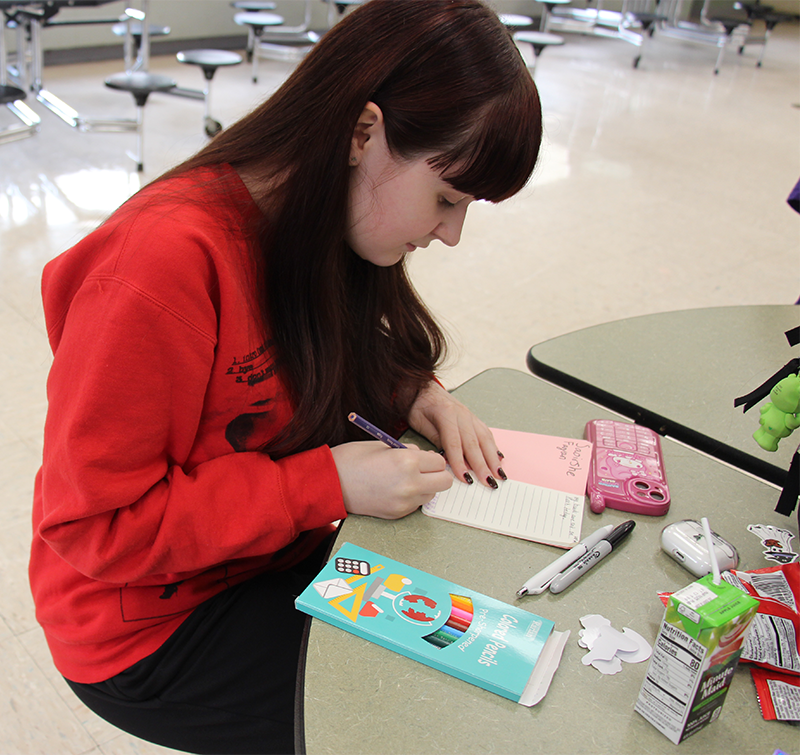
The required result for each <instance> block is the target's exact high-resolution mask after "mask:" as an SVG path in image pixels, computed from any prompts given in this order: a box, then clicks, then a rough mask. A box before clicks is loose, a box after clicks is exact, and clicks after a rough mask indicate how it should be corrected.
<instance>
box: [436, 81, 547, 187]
mask: <svg viewBox="0 0 800 755" xmlns="http://www.w3.org/2000/svg"><path fill="white" fill-rule="evenodd" d="M525 74H526V75H527V76H528V78H527V81H526V79H525V78H524V77H523V76H521V77H520V78H519V79H517V82H516V86H515V87H513V88H512V89H511V90H510V91H508V92H507V93H506V94H505V95H503V96H500V97H496V98H494V99H493V100H492V101H491V102H490V103H489V105H488V106H487V107H485V108H483V109H482V110H481V113H480V115H479V117H478V118H476V119H475V121H476V125H474V126H473V127H472V128H471V129H470V130H469V131H467V132H466V133H464V135H463V138H462V139H459V140H458V142H457V143H456V144H455V145H454V146H452V147H450V148H448V149H445V150H444V151H442V152H441V153H440V154H439V155H437V156H436V157H434V158H433V159H431V160H430V161H429V164H430V165H431V167H433V168H434V169H436V170H437V171H439V172H440V173H441V175H442V178H443V179H444V180H445V181H447V183H449V184H450V185H451V186H452V187H453V188H454V189H456V190H457V191H460V192H462V193H464V194H469V195H470V196H472V197H475V199H484V200H487V201H489V202H501V201H503V200H504V199H508V198H509V197H512V196H513V195H514V194H516V193H517V192H518V191H520V189H522V188H523V186H525V184H526V183H527V182H528V180H529V179H530V177H531V174H532V173H533V170H534V168H535V167H536V161H537V159H538V157H539V147H540V145H541V142H542V117H541V107H540V103H539V95H538V93H537V91H536V86H535V85H534V84H533V80H532V79H530V78H529V75H528V74H527V71H526V72H525Z"/></svg>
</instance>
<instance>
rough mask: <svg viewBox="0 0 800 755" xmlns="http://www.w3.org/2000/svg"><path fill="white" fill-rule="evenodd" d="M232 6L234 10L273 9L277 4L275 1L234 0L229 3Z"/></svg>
mask: <svg viewBox="0 0 800 755" xmlns="http://www.w3.org/2000/svg"><path fill="white" fill-rule="evenodd" d="M231 7H232V8H236V10H249V11H260V10H275V8H277V7H278V6H277V5H275V3H260V2H250V0H234V1H233V2H232V3H231Z"/></svg>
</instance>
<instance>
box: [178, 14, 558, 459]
mask: <svg viewBox="0 0 800 755" xmlns="http://www.w3.org/2000/svg"><path fill="white" fill-rule="evenodd" d="M370 101H371V102H374V103H375V104H377V105H378V106H379V107H380V108H381V110H382V112H383V115H384V121H385V130H386V138H387V142H388V145H389V149H390V150H391V152H392V154H393V155H394V156H395V157H397V158H398V159H409V158H414V157H419V156H424V155H434V156H435V157H434V158H431V159H430V161H429V162H430V164H431V165H432V166H433V167H434V168H436V169H437V170H440V171H441V173H442V175H443V176H444V177H445V179H446V180H447V181H448V182H449V183H450V184H451V185H452V186H453V187H454V188H455V189H456V190H457V191H459V192H462V193H464V194H469V195H471V196H474V197H476V198H478V199H486V200H489V201H492V202H497V201H500V200H502V199H505V198H507V197H509V196H511V195H513V194H515V193H516V192H517V191H519V189H521V188H522V187H523V186H524V184H525V183H526V182H527V180H528V178H529V177H530V175H531V173H532V172H533V169H534V166H535V164H536V159H537V156H538V152H539V145H540V142H541V133H542V132H541V108H540V105H539V98H538V94H537V91H536V87H535V85H534V83H533V80H532V79H531V76H530V74H529V72H528V70H527V68H526V67H525V64H524V62H523V60H522V58H521V56H520V54H519V52H518V50H517V48H516V46H515V45H514V43H513V41H512V39H511V37H510V35H509V33H508V32H507V30H506V29H505V28H504V27H503V25H502V24H501V23H500V22H499V20H498V18H497V16H496V14H495V13H494V12H493V11H492V10H490V9H489V8H487V7H486V6H485V5H483V4H482V3H481V2H479V0H369V2H367V3H365V4H364V5H363V6H361V7H359V8H357V9H355V10H354V11H353V12H352V13H351V14H350V15H348V16H347V17H345V18H344V19H343V20H342V21H340V22H339V23H338V24H336V26H334V27H333V28H332V29H331V30H330V31H329V32H328V33H326V34H325V35H324V36H323V38H322V40H321V41H320V42H319V43H318V44H317V45H316V46H315V48H314V49H313V50H312V52H311V53H310V54H309V55H308V56H307V57H306V58H305V59H304V60H303V62H302V63H301V64H300V65H299V66H298V67H297V69H296V70H295V71H294V72H293V73H292V75H291V76H290V77H289V78H288V79H287V80H286V82H285V83H284V84H283V86H281V87H280V89H278V91H277V92H276V93H275V94H273V95H272V96H271V97H270V98H269V99H268V100H267V101H266V102H264V103H263V104H262V105H260V106H259V107H257V108H256V109H255V110H254V111H253V112H252V113H250V114H249V115H247V116H245V117H244V118H243V119H242V120H240V121H239V122H237V123H236V124H234V125H232V126H230V127H229V128H228V129H226V130H225V131H223V132H222V133H221V134H220V135H218V136H217V137H216V138H215V139H214V140H213V141H212V142H210V143H209V144H208V145H207V146H206V148H204V149H203V150H201V151H200V152H199V153H198V154H197V155H195V156H194V157H193V158H191V159H189V160H188V161H186V162H185V163H183V164H182V165H180V166H178V167H177V168H176V169H174V170H172V171H170V172H169V173H168V174H167V176H173V175H177V174H180V173H183V172H185V171H187V170H190V169H192V168H195V167H198V166H203V165H212V164H217V163H229V164H231V165H232V166H233V167H234V168H237V167H241V166H245V165H254V164H258V165H263V166H265V167H264V170H265V172H266V173H267V174H268V176H272V177H278V176H280V177H281V195H282V196H281V197H280V203H279V206H278V210H277V212H275V213H274V214H273V215H271V216H270V217H269V218H268V223H266V224H265V225H264V228H263V229H262V230H261V239H260V245H259V255H257V256H258V259H256V260H254V263H255V266H256V269H257V271H258V273H257V281H256V285H257V287H258V292H259V294H258V298H259V306H260V309H261V317H262V318H263V322H264V324H265V330H266V331H267V332H269V333H270V334H271V335H272V338H273V340H274V343H275V352H276V354H277V365H278V369H279V371H280V373H281V375H282V377H283V380H284V382H285V384H286V385H287V386H288V389H289V390H290V392H291V397H292V400H293V401H294V404H295V413H294V416H293V419H292V421H291V423H290V424H289V426H288V427H287V428H286V430H285V432H284V433H282V434H281V436H280V437H278V438H276V439H274V441H272V442H270V443H269V444H268V447H267V448H265V449H264V450H265V451H268V452H269V453H270V454H272V455H273V456H282V455H285V454H288V453H296V452H298V451H301V450H304V449H307V448H312V447H315V446H318V445H322V444H330V445H335V444H337V443H341V442H343V441H345V440H348V439H353V438H357V437H363V436H362V435H360V434H359V431H354V429H351V427H350V425H349V423H348V422H347V419H346V418H347V414H348V413H349V412H351V411H357V412H359V413H361V414H363V415H364V416H366V417H368V418H370V419H371V420H372V421H373V422H375V423H376V424H378V425H379V426H382V427H385V428H386V429H389V428H392V429H397V428H398V426H399V425H400V424H401V423H402V421H403V419H404V418H405V416H406V415H407V412H408V409H409V408H410V405H411V403H412V402H413V400H414V398H415V397H416V395H417V394H418V392H419V390H420V388H421V387H422V386H423V385H424V384H426V383H427V382H428V381H429V380H430V378H431V375H432V374H433V372H434V370H435V368H436V366H437V364H438V363H439V362H440V360H441V358H442V357H443V355H444V351H445V341H444V337H443V335H442V332H441V330H440V329H439V327H438V326H437V324H436V322H435V321H434V319H433V318H432V316H431V315H430V313H429V312H428V310H427V309H426V308H425V306H424V305H423V303H422V302H421V301H420V299H419V297H418V296H417V294H416V292H415V291H414V289H413V287H412V285H411V283H410V281H409V279H408V276H407V272H406V269H405V266H404V264H403V263H398V264H396V265H394V266H392V267H385V268H384V267H378V266H375V265H372V264H371V263H369V262H366V261H364V260H362V259H361V258H359V257H358V256H357V255H355V254H354V253H353V252H352V251H351V250H350V249H349V248H348V247H347V245H346V243H345V241H344V236H345V232H346V224H347V208H348V188H349V175H350V173H349V171H350V169H349V168H348V158H349V155H350V147H351V139H352V136H353V132H354V129H355V127H356V122H357V119H358V117H359V116H360V114H361V112H362V111H363V109H364V106H365V105H366V103H367V102H370Z"/></svg>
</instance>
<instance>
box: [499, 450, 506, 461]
mask: <svg viewBox="0 0 800 755" xmlns="http://www.w3.org/2000/svg"><path fill="white" fill-rule="evenodd" d="M497 455H498V456H499V457H500V458H501V459H505V458H506V457H505V456H504V455H503V452H502V451H498V452H497Z"/></svg>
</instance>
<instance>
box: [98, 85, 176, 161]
mask: <svg viewBox="0 0 800 755" xmlns="http://www.w3.org/2000/svg"><path fill="white" fill-rule="evenodd" d="M105 84H106V86H107V87H109V88H110V89H118V90H120V91H123V92H130V93H131V94H132V95H133V99H134V101H135V102H136V120H124V119H120V120H116V121H95V122H94V123H93V128H94V129H95V130H101V131H135V132H136V154H135V155H132V157H133V159H134V161H135V162H136V169H137V170H138V171H140V172H141V171H143V170H144V106H145V104H147V98H148V97H149V96H150V95H151V94H152V93H153V92H168V91H169V90H170V89H173V88H174V87H175V86H176V83H175V82H174V81H173V80H172V79H171V78H169V77H168V76H161V75H160V74H155V73H144V72H142V71H134V72H133V73H116V74H114V75H113V76H109V77H108V78H107V79H106V81H105Z"/></svg>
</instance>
